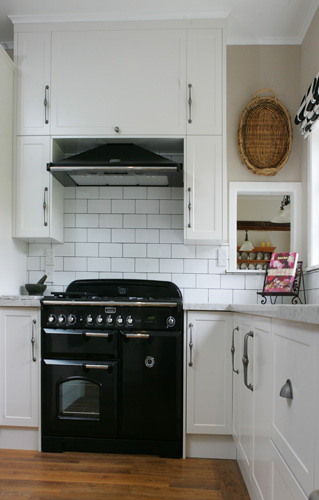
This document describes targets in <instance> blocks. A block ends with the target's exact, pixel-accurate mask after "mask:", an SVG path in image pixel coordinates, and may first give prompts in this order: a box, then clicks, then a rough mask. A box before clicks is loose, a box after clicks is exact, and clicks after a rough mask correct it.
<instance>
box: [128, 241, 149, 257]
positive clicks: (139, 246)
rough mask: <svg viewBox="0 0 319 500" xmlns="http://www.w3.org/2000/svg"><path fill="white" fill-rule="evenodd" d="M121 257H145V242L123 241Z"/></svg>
mask: <svg viewBox="0 0 319 500" xmlns="http://www.w3.org/2000/svg"><path fill="white" fill-rule="evenodd" d="M123 257H146V244H145V243H134V244H129V243H124V245H123Z"/></svg>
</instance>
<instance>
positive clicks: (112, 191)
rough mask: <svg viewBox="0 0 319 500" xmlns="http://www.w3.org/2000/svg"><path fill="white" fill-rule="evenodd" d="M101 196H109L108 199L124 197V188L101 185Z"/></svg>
mask: <svg viewBox="0 0 319 500" xmlns="http://www.w3.org/2000/svg"><path fill="white" fill-rule="evenodd" d="M100 198H107V199H108V200H115V199H118V198H123V188H122V187H119V186H112V187H110V186H101V187H100Z"/></svg>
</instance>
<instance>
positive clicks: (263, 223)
mask: <svg viewBox="0 0 319 500" xmlns="http://www.w3.org/2000/svg"><path fill="white" fill-rule="evenodd" d="M288 212H289V214H288ZM283 213H285V217H279V218H278V216H279V215H281V214H283ZM300 234H301V183H300V182H230V183H229V272H235V271H236V272H252V273H253V272H255V273H256V272H263V270H264V268H265V265H266V263H267V261H268V260H269V259H270V255H271V253H272V252H273V251H277V252H284V251H286V252H289V251H291V252H295V251H296V252H298V253H299V255H300V252H301V244H300V243H301V238H300ZM245 239H247V240H248V241H249V242H250V243H251V245H249V244H248V245H245V246H244V247H243V246H242V245H243V243H244V241H245ZM246 246H247V248H248V250H245V247H246ZM249 248H250V249H249ZM241 249H243V250H242V251H240V250H241Z"/></svg>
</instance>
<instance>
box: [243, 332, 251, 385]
mask: <svg viewBox="0 0 319 500" xmlns="http://www.w3.org/2000/svg"><path fill="white" fill-rule="evenodd" d="M253 336H254V333H253V332H248V333H246V335H245V337H244V354H243V358H242V361H243V365H244V384H245V386H246V387H247V389H250V390H251V391H253V390H254V388H253V385H252V384H248V381H247V369H248V364H249V359H248V339H249V337H253Z"/></svg>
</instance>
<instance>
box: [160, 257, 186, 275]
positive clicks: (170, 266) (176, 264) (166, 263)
mask: <svg viewBox="0 0 319 500" xmlns="http://www.w3.org/2000/svg"><path fill="white" fill-rule="evenodd" d="M183 267H184V261H183V259H160V272H161V273H182V272H183Z"/></svg>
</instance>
